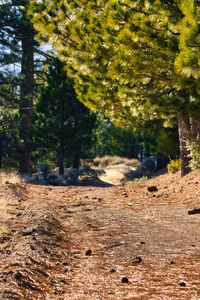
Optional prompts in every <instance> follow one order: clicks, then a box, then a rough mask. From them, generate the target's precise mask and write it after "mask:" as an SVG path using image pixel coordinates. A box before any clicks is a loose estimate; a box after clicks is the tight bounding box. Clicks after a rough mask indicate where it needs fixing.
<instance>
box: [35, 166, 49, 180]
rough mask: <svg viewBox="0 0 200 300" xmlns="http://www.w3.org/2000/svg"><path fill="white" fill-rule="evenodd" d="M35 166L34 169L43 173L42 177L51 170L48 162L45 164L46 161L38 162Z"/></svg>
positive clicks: (45, 176)
mask: <svg viewBox="0 0 200 300" xmlns="http://www.w3.org/2000/svg"><path fill="white" fill-rule="evenodd" d="M35 168H36V170H38V171H40V172H42V173H43V176H44V179H46V178H47V176H48V174H49V173H50V171H51V166H50V165H49V164H46V163H40V164H38V165H37V166H36V167H35Z"/></svg>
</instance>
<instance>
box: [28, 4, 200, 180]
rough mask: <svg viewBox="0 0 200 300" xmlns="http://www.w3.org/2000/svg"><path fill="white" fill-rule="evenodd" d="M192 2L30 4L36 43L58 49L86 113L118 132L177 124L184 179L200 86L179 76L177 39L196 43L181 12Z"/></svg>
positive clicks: (180, 48) (181, 75)
mask: <svg viewBox="0 0 200 300" xmlns="http://www.w3.org/2000/svg"><path fill="white" fill-rule="evenodd" d="M193 2H194V1H192V0H190V1H187V0H182V1H181V0H174V1H168V0H167V1H150V0H149V1H143V0H134V1H131V0H125V1H124V0H123V1H122V0H109V1H105V0H101V1H86V2H85V1H84V2H83V1H81V2H79V1H67V2H65V1H59V2H57V1H49V0H45V1H43V2H38V1H35V0H32V1H31V9H30V10H31V11H32V12H33V16H34V17H33V22H34V23H35V27H36V29H37V30H38V31H39V38H40V39H41V40H44V41H45V40H48V41H50V42H51V43H52V44H53V45H54V46H55V47H56V49H57V51H58V54H59V57H60V58H61V59H62V60H63V61H65V63H66V65H67V67H68V73H69V74H70V75H71V76H72V77H73V78H74V79H75V82H76V90H77V92H78V94H79V99H80V100H81V101H83V102H84V103H86V104H87V106H88V107H91V108H93V109H94V110H100V111H104V112H105V113H106V114H107V115H108V116H109V117H110V118H111V120H113V121H115V123H116V124H119V125H121V126H133V127H136V126H141V124H144V123H145V122H147V121H150V120H156V119H162V120H163V121H165V122H166V121H167V122H169V121H170V120H173V119H176V120H177V123H178V126H179V139H180V150H181V159H182V175H184V174H186V173H187V172H188V171H189V167H188V153H187V149H186V140H187V139H189V138H190V134H189V132H190V131H191V128H192V124H193V123H194V122H193V119H194V117H195V116H196V115H197V114H198V113H199V112H200V105H199V97H198V94H199V92H198V82H196V81H194V78H192V77H191V76H190V74H188V73H187V72H184V70H183V68H181V70H182V71H181V72H180V71H179V70H178V68H177V64H178V62H177V59H178V57H180V53H181V52H183V49H182V48H183V46H182V44H181V43H182V42H181V39H182V40H184V37H183V36H184V35H185V33H186V32H187V33H186V35H187V34H188V35H189V36H192V35H194V29H195V26H196V25H194V24H193V23H191V22H193V21H191V19H192V18H191V12H190V13H189V14H186V9H185V8H184V7H185V6H187V3H189V5H188V7H189V8H190V6H191V7H192V5H195V6H196V7H197V8H198V7H199V4H198V2H197V1H195V2H194V4H193ZM184 5H185V6H184ZM190 11H191V8H190ZM184 15H186V16H184ZM185 18H188V19H190V20H189V22H188V21H186V19H185ZM184 20H185V21H184ZM182 22H185V27H187V29H186V28H184V26H182V24H183V23H182ZM190 23H191V24H190ZM188 28H189V29H188ZM194 112H195V113H194ZM193 127H194V126H193Z"/></svg>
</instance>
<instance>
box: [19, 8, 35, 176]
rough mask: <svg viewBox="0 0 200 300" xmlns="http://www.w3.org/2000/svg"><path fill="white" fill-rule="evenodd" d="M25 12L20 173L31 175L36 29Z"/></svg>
mask: <svg viewBox="0 0 200 300" xmlns="http://www.w3.org/2000/svg"><path fill="white" fill-rule="evenodd" d="M25 14H26V12H24V23H23V25H24V28H23V29H22V64H21V76H22V83H21V101H20V102H21V103H20V139H21V141H22V142H21V147H20V158H19V172H20V174H23V175H30V174H31V171H32V160H31V158H32V151H31V146H30V138H29V132H30V128H31V119H32V111H33V89H34V50H33V49H34V29H33V26H32V24H31V23H30V21H29V20H28V19H27V17H26V15H25Z"/></svg>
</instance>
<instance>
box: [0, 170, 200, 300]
mask: <svg viewBox="0 0 200 300" xmlns="http://www.w3.org/2000/svg"><path fill="white" fill-rule="evenodd" d="M199 179H200V178H199V175H197V174H196V173H191V174H190V175H188V176H187V177H185V178H184V179H181V178H180V174H176V175H171V174H166V175H161V176H158V177H156V178H153V179H151V180H148V181H145V182H142V183H137V184H131V185H125V186H112V187H95V186H82V187H81V186H80V187H75V186H74V187H52V186H36V185H27V184H10V183H8V184H6V185H2V186H1V189H0V197H1V199H4V202H3V203H4V205H2V206H1V221H0V225H1V226H0V228H1V231H0V246H1V248H0V258H1V259H0V268H1V273H0V299H20V300H21V299H26V300H29V299H46V300H47V299H48V300H53V299H60V300H61V299H69V300H73V299H76V300H86V299H87V300H100V299H103V300H104V299H105V300H128V299H130V300H132V299H200V214H198V213H197V214H188V211H191V210H193V209H194V208H200V198H199V197H200V193H199V192H200V183H199ZM152 186H153V187H154V186H156V189H155V190H154V191H148V189H149V187H150V189H149V190H151V187H152ZM197 212H198V211H197Z"/></svg>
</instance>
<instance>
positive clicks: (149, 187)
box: [147, 185, 158, 192]
mask: <svg viewBox="0 0 200 300" xmlns="http://www.w3.org/2000/svg"><path fill="white" fill-rule="evenodd" d="M147 190H148V192H157V191H158V188H157V187H156V186H155V185H152V186H148V188H147Z"/></svg>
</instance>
